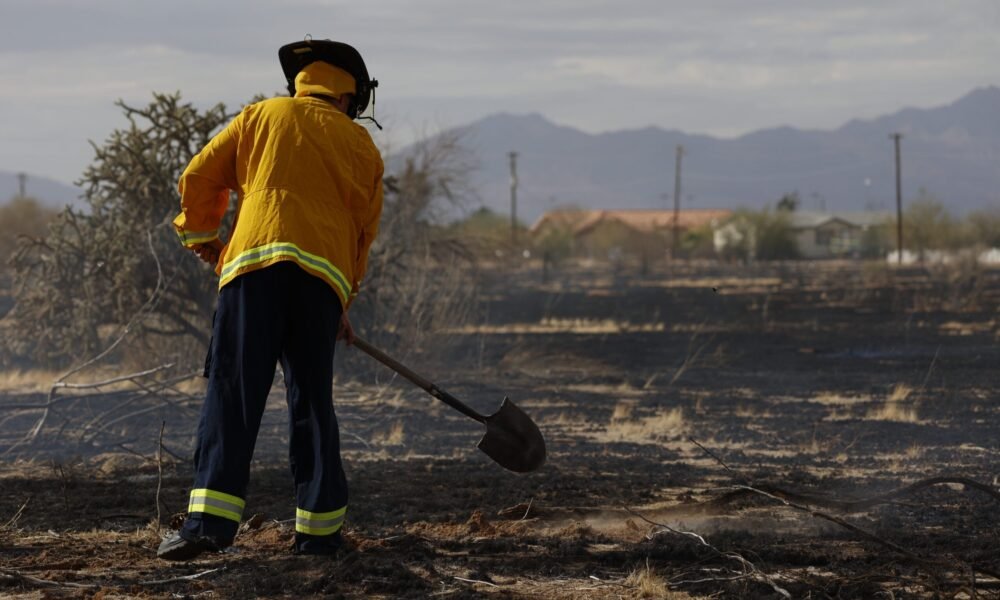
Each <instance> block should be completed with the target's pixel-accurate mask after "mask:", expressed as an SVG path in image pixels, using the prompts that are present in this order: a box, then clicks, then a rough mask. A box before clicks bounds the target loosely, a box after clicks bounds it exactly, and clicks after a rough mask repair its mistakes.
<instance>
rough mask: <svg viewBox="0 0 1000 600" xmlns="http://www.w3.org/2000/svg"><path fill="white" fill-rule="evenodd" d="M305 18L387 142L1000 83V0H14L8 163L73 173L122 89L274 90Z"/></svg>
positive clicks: (797, 121)
mask: <svg viewBox="0 0 1000 600" xmlns="http://www.w3.org/2000/svg"><path fill="white" fill-rule="evenodd" d="M307 33H308V34H311V35H312V36H313V37H315V38H331V39H336V40H341V41H346V42H348V43H351V44H352V45H354V46H355V47H356V48H358V49H359V50H360V51H361V53H362V55H363V56H364V57H365V60H366V62H367V64H368V68H369V71H370V72H371V74H372V76H373V77H375V78H377V79H378V80H379V82H380V86H379V88H378V97H377V100H378V102H377V106H378V116H379V120H380V121H381V122H382V124H383V125H384V126H385V128H386V130H385V131H384V132H382V133H376V134H375V137H376V141H377V142H378V143H379V144H380V145H382V146H385V147H399V146H401V145H403V144H405V143H407V142H409V141H411V140H412V139H414V137H415V136H418V135H420V134H421V132H434V131H437V130H439V129H441V128H443V127H447V126H451V125H457V124H463V123H466V122H469V121H472V120H474V119H476V118H479V117H482V116H485V115H488V114H491V113H495V112H499V111H507V112H515V113H525V112H540V113H542V114H543V115H545V116H546V117H548V118H549V119H551V120H553V121H555V122H557V123H560V124H565V125H569V126H573V127H576V128H579V129H583V130H585V131H590V132H600V131H608V130H615V129H623V128H641V127H645V126H649V125H655V126H659V127H663V128H666V129H672V128H676V129H681V130H684V131H687V132H691V133H710V134H715V135H719V136H734V135H738V134H741V133H745V132H748V131H751V130H754V129H759V128H763V127H770V126H775V125H782V124H788V125H793V126H797V127H806V128H822V129H828V128H834V127H837V126H839V125H841V124H842V123H843V122H845V121H847V120H848V119H850V118H852V117H874V116H877V115H880V114H884V113H888V112H893V111H895V110H897V109H899V108H901V107H904V106H919V107H930V106H937V105H941V104H946V103H948V102H950V101H952V100H955V99H957V98H958V97H959V96H961V95H963V94H965V93H966V92H968V91H970V90H971V89H973V88H975V87H982V86H985V85H990V84H998V83H1000V0H950V1H949V0H877V1H873V0H863V1H860V0H838V1H836V2H829V1H820V0H689V1H687V2H679V1H667V0H619V1H615V2H612V1H595V0H535V1H532V2H523V1H518V0H509V1H507V2H498V1H496V0H490V1H479V0H424V1H420V2H417V1H406V0H377V1H376V0H370V1H367V2H365V1H361V2H359V1H357V0H355V1H352V2H344V1H340V0H336V1H334V0H267V1H264V0H242V1H239V2H235V1H221V0H198V1H189V0H170V1H163V0H156V1H152V0H2V1H0V115H2V117H0V118H2V128H0V170H6V171H27V172H29V173H33V174H37V175H45V176H49V177H53V178H56V179H60V180H63V181H67V182H69V181H72V180H74V179H76V178H77V177H78V176H79V175H80V173H81V172H82V170H83V168H84V167H85V166H86V165H87V164H89V163H90V162H91V159H92V157H93V152H92V150H91V148H90V146H89V145H88V140H94V141H98V142H100V141H102V140H104V139H105V137H106V136H107V135H108V133H110V131H111V130H112V129H114V128H116V127H123V126H124V125H125V121H124V119H123V118H122V116H121V114H120V111H119V110H118V109H117V108H115V107H114V106H113V102H114V101H115V100H116V99H118V98H121V99H124V100H126V101H128V102H131V103H145V102H146V101H147V100H148V99H149V98H150V93H151V92H152V91H165V92H169V91H176V90H180V91H181V92H182V93H183V95H184V97H185V98H186V99H188V100H190V101H192V102H194V103H195V104H197V105H199V106H208V105H210V104H214V103H215V102H218V101H223V102H225V103H227V104H229V105H231V106H233V107H236V106H239V105H240V104H241V103H243V102H245V101H246V100H247V99H249V98H250V97H252V96H253V95H254V94H256V93H267V94H271V93H274V92H277V91H279V90H281V89H283V87H284V82H283V78H282V75H281V70H280V68H279V66H278V61H277V50H278V47H279V46H281V45H282V44H285V43H288V42H292V41H296V40H299V39H302V38H303V36H304V35H305V34H307Z"/></svg>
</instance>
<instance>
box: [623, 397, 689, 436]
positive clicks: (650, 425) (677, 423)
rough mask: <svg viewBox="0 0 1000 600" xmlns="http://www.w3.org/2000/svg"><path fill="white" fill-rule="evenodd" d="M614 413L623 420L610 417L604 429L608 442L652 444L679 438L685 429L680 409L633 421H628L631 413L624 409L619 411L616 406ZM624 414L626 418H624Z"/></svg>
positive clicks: (685, 421)
mask: <svg viewBox="0 0 1000 600" xmlns="http://www.w3.org/2000/svg"><path fill="white" fill-rule="evenodd" d="M615 413H616V414H620V415H622V416H623V418H621V419H616V418H615V416H614V415H612V418H611V422H610V423H609V424H608V427H607V429H606V439H608V440H610V441H616V442H636V443H652V442H655V441H657V440H662V439H665V438H670V437H677V436H680V435H681V434H683V433H684V431H685V429H686V428H687V420H686V419H685V418H684V409H683V408H680V407H678V408H672V409H670V410H666V411H663V412H658V413H656V414H654V415H652V416H648V417H639V418H638V419H634V420H632V419H630V417H631V414H632V413H631V411H630V410H629V411H628V412H627V413H626V409H625V408H622V409H621V411H619V410H618V406H616V407H615ZM626 414H627V415H628V416H625V415H626Z"/></svg>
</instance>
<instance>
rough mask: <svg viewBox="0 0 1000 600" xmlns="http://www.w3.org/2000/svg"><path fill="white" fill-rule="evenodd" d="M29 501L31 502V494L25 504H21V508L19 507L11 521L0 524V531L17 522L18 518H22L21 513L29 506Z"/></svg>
mask: <svg viewBox="0 0 1000 600" xmlns="http://www.w3.org/2000/svg"><path fill="white" fill-rule="evenodd" d="M28 502H31V497H30V496H29V497H28V499H27V500H25V501H24V504H22V505H21V508H19V509H17V512H16V513H14V516H13V517H11V518H10V520H9V521H7V522H6V523H4V524H3V525H0V531H3V530H4V529H7V528H8V527H10V526H11V525H13V524H15V523H17V520H18V519H20V518H21V513H23V512H24V509H25V507H26V506H28Z"/></svg>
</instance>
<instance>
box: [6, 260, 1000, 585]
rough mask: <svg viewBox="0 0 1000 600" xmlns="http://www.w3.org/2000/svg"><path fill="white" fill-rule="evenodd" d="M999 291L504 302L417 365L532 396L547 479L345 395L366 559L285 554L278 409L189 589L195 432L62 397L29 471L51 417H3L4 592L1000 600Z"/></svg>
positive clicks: (431, 426)
mask: <svg viewBox="0 0 1000 600" xmlns="http://www.w3.org/2000/svg"><path fill="white" fill-rule="evenodd" d="M977 277H978V279H977V280H976V284H975V289H974V292H975V295H974V297H965V298H961V294H960V292H961V290H962V289H965V288H961V287H956V286H962V285H965V287H966V288H967V287H968V285H967V284H966V283H963V282H962V281H960V280H959V281H957V283H956V281H955V279H954V277H950V276H946V274H940V273H933V272H928V271H920V270H914V269H911V270H907V271H885V270H883V269H881V268H880V269H877V270H873V269H871V268H862V267H860V266H857V265H854V266H852V265H849V264H830V265H821V266H815V265H811V266H808V267H807V266H804V265H800V266H796V265H776V266H772V267H768V268H763V267H761V268H758V269H757V270H755V271H744V270H739V269H735V268H722V267H718V266H700V267H697V268H696V267H694V266H689V267H686V268H683V269H681V268H675V270H674V271H673V272H671V273H657V274H653V275H649V276H647V277H645V278H641V277H638V276H636V277H634V278H628V277H626V276H625V275H624V274H622V273H620V272H597V271H593V270H589V271H583V270H567V271H566V272H564V273H562V274H561V276H560V278H558V279H556V280H554V281H550V282H548V283H544V284H543V283H541V281H540V276H539V273H537V272H533V271H526V272H524V273H520V274H518V277H510V276H507V275H505V276H504V277H503V278H502V279H500V280H498V281H496V282H494V288H490V285H491V284H490V282H486V284H485V289H486V292H487V293H485V294H484V297H485V300H484V303H485V305H484V306H483V307H482V310H483V314H489V316H490V318H489V323H488V327H486V326H484V327H479V328H476V327H470V328H467V329H464V330H461V331H453V332H451V333H450V334H448V335H447V338H446V339H442V340H440V341H441V342H442V343H440V344H435V347H438V348H447V349H449V350H448V352H447V353H444V354H442V353H441V352H440V351H433V350H431V349H430V348H411V349H409V352H408V360H409V361H411V362H412V366H414V367H415V368H417V369H418V370H420V371H424V372H426V373H428V374H433V378H434V379H435V381H436V382H437V383H438V384H439V385H440V386H441V387H442V388H445V389H448V390H449V391H450V392H452V393H453V394H454V395H456V396H459V397H460V398H463V399H466V400H467V401H468V402H469V403H470V404H472V405H473V406H474V407H475V408H476V409H477V410H480V411H482V412H486V413H489V412H492V411H493V410H495V409H496V408H497V407H498V406H499V403H500V401H501V400H502V398H503V397H504V396H505V395H509V396H510V397H511V398H512V399H513V400H514V401H515V402H516V403H517V404H518V405H519V406H520V407H521V408H523V409H524V410H525V411H526V412H528V413H529V414H530V415H531V416H532V417H533V418H534V419H535V420H536V421H537V422H538V424H539V426H540V427H541V429H542V431H543V433H544V435H545V436H546V440H547V443H548V450H549V458H548V462H547V464H546V465H545V466H544V467H543V468H542V469H541V470H540V471H538V472H535V473H532V474H528V475H515V474H512V473H508V472H505V471H503V470H502V469H500V468H499V467H497V466H496V465H494V464H493V463H491V462H490V461H489V459H488V458H487V457H486V456H485V455H483V454H482V453H480V452H478V451H477V450H476V449H475V444H476V442H477V441H478V439H479V436H480V435H481V431H482V429H481V427H480V426H479V425H477V424H476V423H475V422H473V421H470V420H468V419H465V418H464V417H462V416H461V415H458V414H457V413H454V412H452V411H450V410H448V409H446V408H443V407H442V406H441V405H440V404H438V403H436V402H435V401H433V400H432V399H430V398H429V397H427V396H426V395H424V394H423V393H422V392H420V391H418V390H415V389H411V388H408V387H405V386H403V385H401V384H399V383H398V382H394V381H392V379H391V378H390V377H387V376H386V375H385V373H384V372H383V373H381V374H380V375H378V379H376V380H362V381H347V380H341V381H339V382H338V386H337V411H338V416H339V418H340V421H341V432H342V446H343V448H344V454H345V459H346V467H347V470H348V478H349V480H350V482H351V486H352V487H351V502H350V508H349V511H350V512H349V521H348V526H347V529H346V531H347V537H348V539H349V541H350V545H351V550H350V551H349V552H346V553H345V554H344V555H342V556H340V557H338V558H335V559H316V558H309V557H299V556H294V555H292V554H291V553H290V552H289V548H290V545H291V541H292V536H293V533H292V529H291V525H290V519H292V518H293V516H294V506H293V504H292V498H293V493H292V492H293V488H292V483H291V477H290V475H289V474H288V468H287V466H285V465H284V458H283V457H284V456H286V449H285V445H286V444H287V437H286V436H287V434H286V433H285V427H286V424H285V419H286V418H287V417H286V414H285V410H284V405H283V404H284V402H283V391H282V390H281V389H280V385H278V386H276V388H275V390H274V391H273V393H272V395H273V398H272V404H271V405H269V409H268V410H267V411H266V413H265V421H264V423H263V425H262V428H261V438H260V442H259V444H258V449H257V453H256V456H257V458H256V461H255V464H254V468H253V474H252V478H251V488H250V491H249V492H248V496H249V497H248V505H247V509H246V514H245V518H246V523H245V525H244V527H243V529H242V530H241V534H240V535H239V537H238V538H237V543H236V545H235V546H234V547H233V548H232V549H231V550H230V551H227V552H225V553H222V554H212V555H208V556H206V557H205V558H202V559H199V560H197V561H194V562H192V563H189V564H181V565H174V564H167V563H163V562H160V561H157V560H156V558H155V548H156V545H157V543H158V542H159V539H160V536H161V535H164V534H165V533H166V532H167V530H168V529H169V526H170V522H171V520H174V521H175V522H176V519H178V518H180V516H181V515H182V512H183V510H184V507H185V504H186V497H185V495H186V490H187V488H188V486H189V484H190V465H189V462H188V460H187V459H186V457H187V456H190V451H191V442H192V435H193V429H194V425H195V416H194V414H193V413H194V411H193V409H190V408H185V410H184V411H177V410H176V409H173V410H172V409H171V408H170V407H167V408H164V409H163V410H162V411H160V412H156V411H152V412H149V413H146V414H140V415H136V417H135V418H131V419H128V420H123V421H122V422H121V423H120V424H116V426H115V427H113V428H109V429H107V430H106V431H102V432H101V435H100V436H93V437H91V438H88V439H89V440H90V441H89V442H88V443H86V444H83V443H80V442H79V436H76V437H74V435H73V433H74V431H73V430H74V428H75V427H76V426H77V424H80V423H83V424H86V423H88V422H90V421H92V420H93V418H94V417H93V415H94V414H97V415H100V414H101V412H100V411H101V410H102V409H101V407H100V405H99V402H98V400H95V399H90V400H88V401H87V402H84V401H80V402H68V403H66V404H65V407H63V405H61V406H60V412H58V413H57V414H55V415H54V416H53V417H52V418H50V419H49V421H47V422H46V428H45V430H44V431H43V432H42V435H41V436H39V439H38V440H37V441H36V442H34V443H32V444H27V445H21V446H16V442H17V441H18V440H20V439H21V438H22V437H23V435H24V433H25V431H26V430H27V429H28V428H30V427H31V426H32V425H33V424H34V423H35V422H37V413H34V412H29V413H26V414H22V412H20V411H21V410H22V409H17V410H13V409H12V410H4V412H3V413H2V414H0V417H3V418H6V419H7V420H6V421H5V425H4V428H3V431H2V432H0V452H5V453H6V454H5V455H4V461H5V462H3V463H2V465H0V595H3V596H5V597H23V598H43V597H46V598H49V597H51V598H91V597H102V598H115V597H145V598H175V597H220V598H238V597H267V598H290V597H297V598H301V597H317V598H323V597H329V598H368V597H375V598H397V597H408V598H427V597H443V598H474V597H487V596H498V597H537V598H546V599H552V598H580V597H587V598H678V599H680V598H709V597H711V598H782V597H792V598H807V597H812V598H827V597H831V598H879V597H882V598H932V597H949V598H973V597H976V598H990V597H993V598H996V597H1000V580H997V579H996V578H995V576H996V574H997V572H998V571H1000V558H998V556H1000V554H998V552H997V548H998V545H1000V520H998V516H997V515H998V514H1000V511H998V510H997V509H998V508H1000V502H998V500H997V497H998V496H997V495H996V490H997V485H998V478H1000V471H998V470H997V466H996V465H997V464H1000V446H998V442H997V440H998V439H1000V414H998V413H1000V407H998V405H997V402H996V367H997V365H998V364H1000V351H998V350H997V344H998V341H1000V329H998V325H997V318H996V315H997V311H998V306H1000V304H998V300H1000V274H998V273H996V272H988V271H987V272H979V273H978V274H977ZM512 280H517V281H520V282H521V283H520V284H519V285H518V286H517V287H513V288H512V287H511V285H510V282H511V281H512ZM970 289H971V288H970ZM955 323H960V324H962V325H961V327H960V328H956V326H955V325H954V324H955ZM956 331H960V332H961V333H960V334H959V333H956ZM444 342H447V343H444ZM12 381H17V380H16V379H12ZM13 387H16V386H12V388H13ZM43 399H44V398H40V397H39V394H37V393H35V394H34V395H31V394H29V393H28V392H27V391H24V390H22V391H16V390H14V391H10V392H8V393H6V394H5V395H3V396H2V401H0V409H2V408H3V406H4V403H6V405H7V406H15V405H17V406H23V405H25V404H30V403H32V402H40V401H42V400H43ZM94 402H98V404H97V405H95V404H94ZM183 406H187V405H186V404H184V405H183ZM130 408H137V407H130ZM195 408H196V407H195ZM74 411H76V412H74ZM88 411H89V412H88ZM77 413H80V414H77ZM164 422H165V423H166V426H165V431H166V434H165V437H164V445H165V446H166V447H168V448H169V450H170V451H169V452H166V453H161V455H160V456H159V458H157V453H156V450H157V446H158V444H157V434H158V431H159V429H160V426H161V423H164ZM941 476H950V477H951V478H952V479H951V481H950V482H942V483H940V484H933V485H926V486H923V487H920V488H919V489H915V490H913V491H912V492H905V491H904V492H903V493H900V494H899V495H897V496H893V497H891V498H890V499H888V500H885V501H876V502H859V503H855V504H854V505H852V506H854V508H851V509H850V510H846V509H844V506H845V505H844V502H847V501H860V500H864V499H872V498H875V499H878V498H880V497H881V496H880V495H884V494H886V493H887V492H892V491H893V490H899V489H901V488H904V486H906V485H909V484H912V483H914V482H919V481H920V480H922V479H925V478H932V477H941ZM957 481H970V482H975V483H978V484H981V485H982V486H983V487H981V488H976V487H970V485H965V484H961V483H956V482H957ZM741 486H742V487H741ZM158 488H159V489H160V493H159V510H157V509H158V506H157V489H158ZM747 488H753V489H755V490H758V491H766V492H767V494H761V493H756V492H751V491H748V489H747ZM776 490H784V491H787V492H791V495H788V494H784V495H783V494H782V493H781V492H780V491H776ZM990 490H993V492H992V493H993V495H991V493H990ZM838 502H839V503H840V504H838ZM792 505H797V506H800V507H804V508H806V509H808V510H799V509H797V508H795V506H792ZM838 507H839V508H838ZM158 513H159V514H160V517H161V518H160V522H157V520H156V516H157V514H158ZM824 515H825V516H827V517H832V518H833V519H830V518H825V516H824ZM837 520H839V521H840V522H838V521H837ZM845 524H846V525H847V526H850V527H847V526H845ZM852 527H853V529H852ZM973 574H974V575H975V576H974V577H973Z"/></svg>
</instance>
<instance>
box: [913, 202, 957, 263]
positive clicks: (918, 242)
mask: <svg viewBox="0 0 1000 600" xmlns="http://www.w3.org/2000/svg"><path fill="white" fill-rule="evenodd" d="M903 245H904V246H905V247H906V248H909V249H910V250H913V251H914V252H916V253H917V255H918V256H919V257H920V258H921V260H922V259H923V255H924V253H925V252H926V251H927V250H947V249H954V248H957V247H960V246H962V245H964V244H963V240H962V236H961V233H960V231H959V226H958V222H957V221H955V219H954V218H953V217H952V216H951V214H950V213H949V212H948V210H947V209H946V208H945V207H944V204H942V203H941V201H940V200H938V199H937V198H936V197H934V196H933V195H931V194H930V193H929V192H928V191H927V190H925V189H923V188H921V189H920V191H919V192H917V198H916V199H915V200H914V201H913V202H912V203H911V204H910V205H909V206H908V207H907V208H906V211H905V212H904V213H903Z"/></svg>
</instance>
